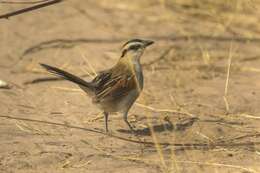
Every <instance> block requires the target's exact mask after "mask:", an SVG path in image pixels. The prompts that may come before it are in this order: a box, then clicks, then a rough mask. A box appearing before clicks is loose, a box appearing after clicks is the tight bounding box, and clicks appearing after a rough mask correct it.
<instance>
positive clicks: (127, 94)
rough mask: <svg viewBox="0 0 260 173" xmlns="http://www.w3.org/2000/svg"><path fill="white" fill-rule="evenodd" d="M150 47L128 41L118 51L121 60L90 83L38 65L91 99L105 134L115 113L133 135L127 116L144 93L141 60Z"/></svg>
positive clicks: (142, 42)
mask: <svg viewBox="0 0 260 173" xmlns="http://www.w3.org/2000/svg"><path fill="white" fill-rule="evenodd" d="M153 43H154V41H152V40H146V39H138V38H135V39H131V40H128V41H127V42H126V43H124V44H123V46H122V48H121V56H120V58H119V59H118V61H117V63H116V64H115V65H114V66H112V67H111V68H109V69H107V70H103V71H100V72H99V73H98V74H97V76H96V77H95V78H94V79H93V80H91V81H86V80H84V79H82V78H80V77H78V76H76V75H74V74H71V73H69V72H67V71H64V70H62V69H59V68H57V67H53V66H50V65H47V64H43V63H40V65H41V66H42V67H43V68H44V69H46V70H47V71H48V72H50V73H52V74H54V75H56V76H59V77H61V78H63V79H65V80H68V81H70V82H73V83H75V84H77V85H78V86H79V87H80V88H81V89H82V90H83V91H85V92H86V93H87V95H88V96H90V97H91V98H92V103H93V104H95V105H97V107H98V108H99V109H100V110H101V111H102V112H103V114H104V120H105V130H106V132H108V116H109V114H111V113H116V112H119V113H121V114H122V115H123V119H124V121H125V123H126V124H127V126H128V127H129V129H130V130H131V131H132V132H134V129H133V127H132V126H131V124H130V123H129V122H128V119H127V115H128V112H129V110H130V108H131V107H132V105H133V104H134V102H135V101H136V99H137V98H138V97H139V95H140V93H141V91H142V89H143V83H144V82H143V81H144V80H143V71H142V65H141V63H140V58H141V57H142V55H143V53H144V50H145V49H146V48H147V47H148V46H150V45H152V44H153Z"/></svg>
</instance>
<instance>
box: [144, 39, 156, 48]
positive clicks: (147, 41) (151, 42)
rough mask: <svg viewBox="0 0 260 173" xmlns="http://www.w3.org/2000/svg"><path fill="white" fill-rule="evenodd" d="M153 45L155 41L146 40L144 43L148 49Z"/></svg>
mask: <svg viewBox="0 0 260 173" xmlns="http://www.w3.org/2000/svg"><path fill="white" fill-rule="evenodd" d="M153 43H154V41H152V40H145V41H144V44H145V47H148V46H150V45H152V44H153Z"/></svg>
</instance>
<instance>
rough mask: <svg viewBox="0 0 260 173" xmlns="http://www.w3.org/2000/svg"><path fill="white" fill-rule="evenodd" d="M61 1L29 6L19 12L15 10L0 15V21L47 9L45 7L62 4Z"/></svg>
mask: <svg viewBox="0 0 260 173" xmlns="http://www.w3.org/2000/svg"><path fill="white" fill-rule="evenodd" d="M62 1H63V0H52V1H48V2H45V3H41V4H38V5H34V6H31V7H27V8H23V9H20V10H17V11H13V12H10V13H6V14H3V15H0V19H9V17H12V16H16V15H19V14H23V13H26V12H29V11H33V10H37V9H39V8H43V7H47V6H50V5H53V4H56V3H59V2H62Z"/></svg>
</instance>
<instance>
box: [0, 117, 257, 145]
mask: <svg viewBox="0 0 260 173" xmlns="http://www.w3.org/2000/svg"><path fill="white" fill-rule="evenodd" d="M0 118H6V119H15V120H21V121H29V122H34V123H41V124H49V125H55V126H62V127H67V128H71V129H77V130H84V131H88V132H91V133H96V134H100V135H106V136H110V137H112V138H115V139H118V140H122V141H126V142H131V143H136V144H143V145H149V146H154V145H155V143H154V142H152V141H140V140H133V139H129V138H125V137H121V136H116V135H111V134H107V133H106V132H102V131H98V130H93V129H88V128H84V127H78V126H73V125H68V124H63V123H56V122H51V121H42V120H36V119H29V118H21V117H13V116H6V115H0ZM158 145H161V146H174V147H181V148H187V149H214V148H216V147H223V148H224V147H225V148H230V147H242V146H255V145H260V142H241V143H231V142H225V141H222V142H221V143H210V144H208V143H169V142H159V143H158Z"/></svg>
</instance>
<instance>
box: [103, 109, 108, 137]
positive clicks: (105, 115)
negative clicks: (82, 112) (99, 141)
mask: <svg viewBox="0 0 260 173" xmlns="http://www.w3.org/2000/svg"><path fill="white" fill-rule="evenodd" d="M104 117H105V126H106V133H107V132H108V124H107V121H108V113H107V112H104Z"/></svg>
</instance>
